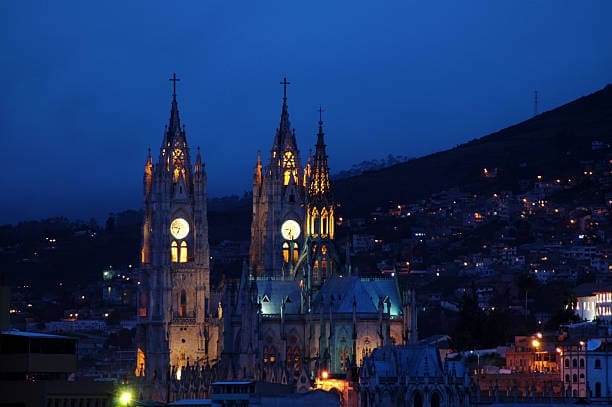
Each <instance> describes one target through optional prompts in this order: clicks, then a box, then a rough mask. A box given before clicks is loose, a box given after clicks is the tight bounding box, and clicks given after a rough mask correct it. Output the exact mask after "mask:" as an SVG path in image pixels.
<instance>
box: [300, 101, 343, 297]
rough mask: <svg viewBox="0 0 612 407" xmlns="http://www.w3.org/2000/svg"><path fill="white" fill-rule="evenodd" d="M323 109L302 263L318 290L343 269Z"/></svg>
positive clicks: (310, 175)
mask: <svg viewBox="0 0 612 407" xmlns="http://www.w3.org/2000/svg"><path fill="white" fill-rule="evenodd" d="M322 112H323V109H321V108H320V109H319V132H318V134H317V144H316V146H315V154H314V156H313V158H312V165H311V166H310V168H309V173H310V174H309V177H308V193H307V198H306V220H305V222H304V232H305V243H304V249H303V254H302V256H300V263H299V267H300V269H302V270H303V272H304V275H305V276H306V277H307V283H308V284H307V286H308V288H309V289H315V290H316V289H318V288H319V287H320V286H321V284H323V282H325V280H326V279H328V278H330V277H332V276H334V275H335V274H336V273H338V272H339V268H340V266H339V257H338V254H337V252H336V248H335V243H334V235H335V202H334V198H333V195H332V190H331V182H330V179H329V167H328V165H327V152H326V149H325V133H324V132H323V119H322V116H321V114H322Z"/></svg>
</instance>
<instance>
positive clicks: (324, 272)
mask: <svg viewBox="0 0 612 407" xmlns="http://www.w3.org/2000/svg"><path fill="white" fill-rule="evenodd" d="M326 278H327V246H326V245H323V246H321V280H325V279H326Z"/></svg>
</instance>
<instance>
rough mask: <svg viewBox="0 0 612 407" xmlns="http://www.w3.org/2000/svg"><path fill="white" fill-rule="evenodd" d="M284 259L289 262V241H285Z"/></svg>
mask: <svg viewBox="0 0 612 407" xmlns="http://www.w3.org/2000/svg"><path fill="white" fill-rule="evenodd" d="M283 261H284V262H285V263H289V243H287V242H285V243H283Z"/></svg>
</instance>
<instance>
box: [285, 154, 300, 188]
mask: <svg viewBox="0 0 612 407" xmlns="http://www.w3.org/2000/svg"><path fill="white" fill-rule="evenodd" d="M283 169H284V172H283V185H289V180H290V179H291V178H293V182H294V183H295V184H297V183H298V180H297V170H296V168H295V157H294V156H293V153H292V152H291V151H287V152H286V153H285V155H284V156H283Z"/></svg>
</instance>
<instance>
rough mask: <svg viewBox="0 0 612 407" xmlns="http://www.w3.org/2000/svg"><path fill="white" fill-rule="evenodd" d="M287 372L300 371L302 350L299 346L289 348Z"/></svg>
mask: <svg viewBox="0 0 612 407" xmlns="http://www.w3.org/2000/svg"><path fill="white" fill-rule="evenodd" d="M287 370H289V371H291V370H293V371H294V372H299V371H300V348H298V347H297V346H293V347H292V346H288V347H287Z"/></svg>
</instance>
